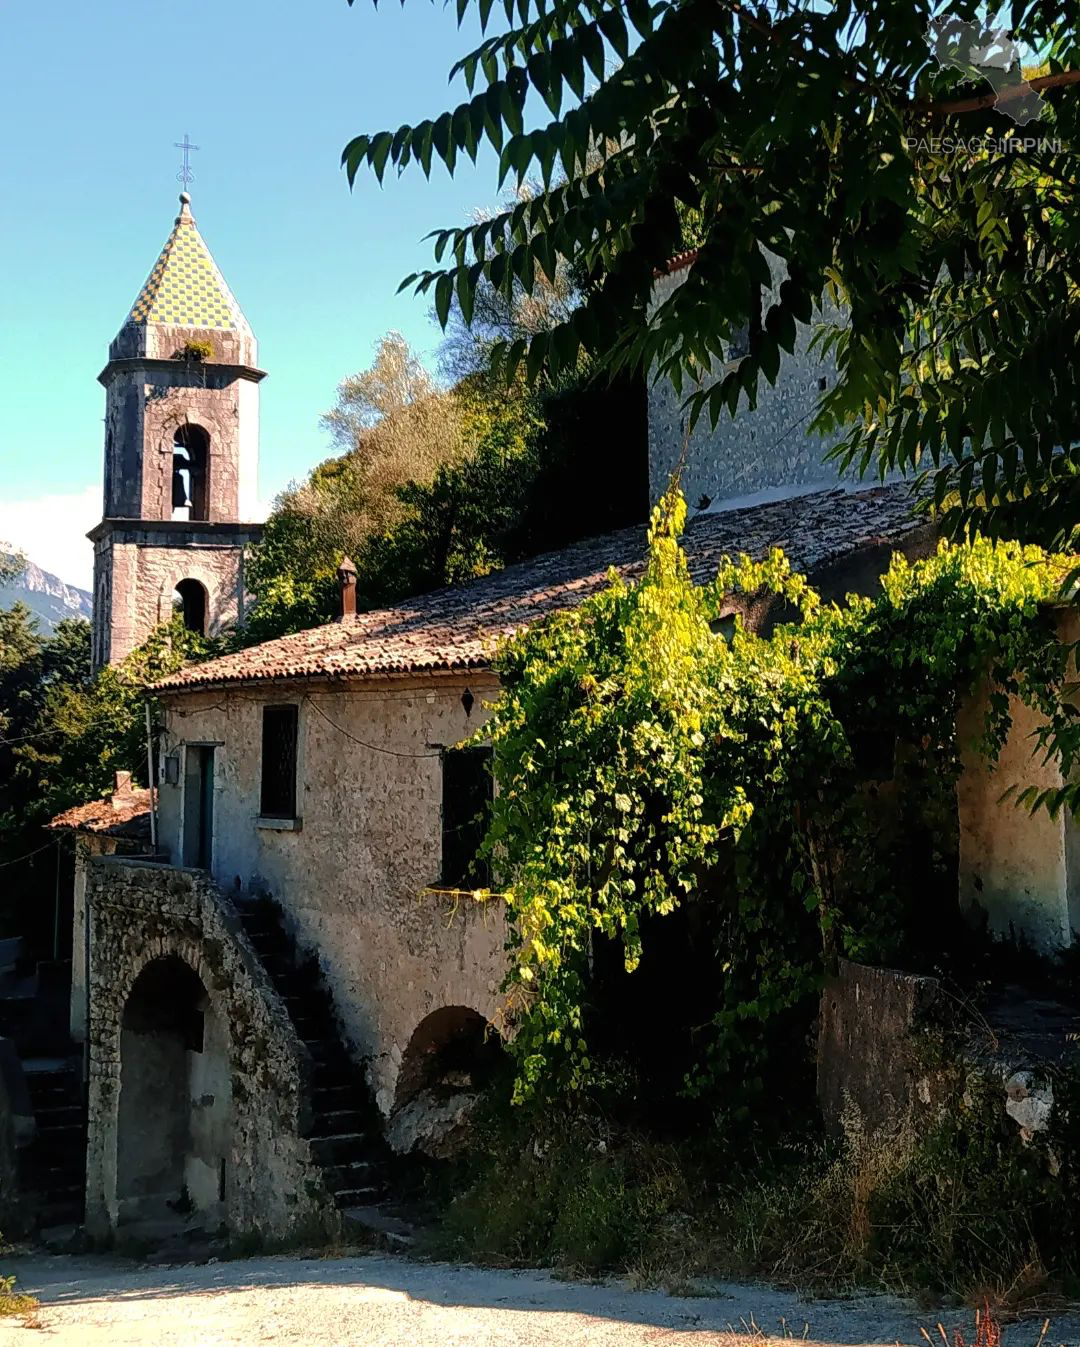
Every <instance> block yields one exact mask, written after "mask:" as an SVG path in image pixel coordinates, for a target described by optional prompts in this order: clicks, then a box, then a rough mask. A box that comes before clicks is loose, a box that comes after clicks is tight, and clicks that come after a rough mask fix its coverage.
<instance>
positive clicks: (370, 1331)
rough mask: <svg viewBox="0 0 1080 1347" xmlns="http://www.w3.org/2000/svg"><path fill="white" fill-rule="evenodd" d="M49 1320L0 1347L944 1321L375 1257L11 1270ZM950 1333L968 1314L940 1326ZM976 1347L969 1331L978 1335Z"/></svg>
mask: <svg viewBox="0 0 1080 1347" xmlns="http://www.w3.org/2000/svg"><path fill="white" fill-rule="evenodd" d="M0 1271H2V1272H3V1273H5V1274H8V1275H10V1274H12V1273H14V1274H15V1275H16V1277H17V1278H18V1286H19V1289H21V1290H24V1291H29V1292H32V1293H33V1294H34V1295H36V1296H37V1297H38V1298H39V1300H40V1302H41V1305H40V1308H39V1309H38V1310H37V1311H36V1312H35V1313H34V1314H33V1315H32V1316H31V1317H30V1318H29V1319H28V1320H27V1321H25V1322H20V1321H19V1320H15V1319H0V1344H4V1345H5V1347H6V1344H8V1343H17V1344H25V1345H27V1347H28V1345H29V1344H32V1343H35V1342H47V1343H49V1344H50V1345H53V1344H55V1347H105V1345H106V1344H107V1347H181V1344H182V1347H234V1345H235V1347H240V1345H241V1344H243V1347H249V1344H252V1343H281V1344H302V1345H303V1347H337V1345H338V1344H340V1345H341V1347H346V1344H347V1345H348V1347H425V1345H426V1344H428V1343H432V1344H438V1347H463V1345H464V1344H468V1347H547V1344H549V1343H557V1344H559V1347H607V1344H618V1347H640V1345H641V1344H646V1343H647V1344H657V1343H664V1344H667V1343H670V1342H676V1341H678V1342H682V1341H685V1342H686V1343H688V1344H693V1347H712V1344H718V1345H719V1344H724V1347H738V1344H743V1343H757V1344H758V1347H764V1345H765V1344H766V1343H768V1344H773V1343H780V1342H782V1341H783V1340H785V1339H786V1338H797V1339H805V1340H806V1341H807V1342H808V1343H810V1344H818V1347H858V1345H859V1344H862V1347H893V1345H894V1344H896V1343H902V1344H904V1347H922V1343H923V1340H922V1338H921V1337H920V1336H919V1331H918V1330H919V1325H920V1324H925V1325H927V1326H933V1324H934V1323H935V1322H936V1320H937V1318H938V1317H939V1316H936V1315H934V1314H932V1313H930V1314H919V1313H916V1312H915V1311H914V1310H913V1309H912V1307H911V1306H908V1305H906V1304H904V1303H903V1302H901V1301H898V1300H892V1299H886V1298H883V1297H872V1298H867V1299H862V1300H849V1301H811V1302H804V1301H800V1300H799V1299H798V1298H797V1297H795V1296H793V1295H788V1294H785V1293H782V1292H778V1291H771V1290H769V1289H767V1288H764V1287H758V1286H727V1285H717V1286H716V1287H715V1288H714V1290H715V1294H713V1295H710V1296H708V1297H702V1296H695V1297H692V1298H689V1297H679V1296H668V1295H664V1294H663V1293H661V1292H653V1291H632V1290H629V1289H628V1288H627V1287H626V1286H625V1285H623V1284H620V1283H617V1282H612V1283H605V1284H602V1285H600V1284H583V1283H579V1282H568V1281H561V1280H558V1279H556V1278H554V1277H551V1276H549V1275H548V1274H547V1273H543V1272H504V1271H493V1270H489V1269H484V1268H474V1267H460V1266H451V1265H447V1264H439V1263H419V1262H410V1261H408V1260H406V1259H398V1258H388V1257H379V1256H355V1257H337V1258H298V1257H293V1256H281V1257H270V1258H252V1259H245V1260H242V1261H237V1262H227V1263H209V1264H203V1265H199V1266H193V1265H186V1266H179V1267H165V1268H162V1267H147V1266H143V1265H139V1264H136V1263H132V1262H129V1261H125V1260H123V1259H119V1258H115V1257H110V1256H73V1255H61V1256H49V1255H43V1254H27V1255H22V1256H16V1257H11V1258H7V1259H5V1260H3V1266H2V1268H0ZM940 1317H942V1318H943V1319H944V1322H945V1324H946V1327H950V1328H951V1326H952V1325H954V1324H956V1323H964V1324H966V1325H970V1323H971V1318H970V1316H969V1315H966V1314H965V1315H960V1314H957V1313H955V1312H953V1313H950V1314H947V1315H943V1316H940ZM1039 1328H1040V1324H1038V1323H1034V1324H1033V1323H1031V1322H1027V1323H1024V1324H1019V1325H1014V1326H1012V1327H1010V1328H1009V1329H1008V1330H1007V1331H1006V1334H1005V1339H1004V1342H1005V1344H1006V1347H1035V1343H1036V1341H1037V1339H1038V1336H1039ZM969 1338H970V1332H969ZM1059 1344H1065V1345H1067V1347H1080V1318H1072V1319H1066V1318H1060V1319H1058V1320H1056V1321H1055V1323H1054V1325H1053V1327H1052V1329H1051V1332H1050V1334H1049V1336H1048V1337H1047V1339H1046V1342H1045V1344H1044V1347H1059Z"/></svg>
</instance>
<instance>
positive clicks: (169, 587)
mask: <svg viewBox="0 0 1080 1347" xmlns="http://www.w3.org/2000/svg"><path fill="white" fill-rule="evenodd" d="M159 574H163V576H164V578H163V579H162V580H161V589H160V590H159V591H158V599H157V604H158V617H157V620H158V621H159V622H168V621H169V619H170V618H171V617H172V616H173V613H174V612H175V611H176V608H177V606H178V605H177V592H176V591H177V589H178V587H179V586H180V585H181V584H182V583H183V582H184V581H192V582H194V583H195V584H197V585H200V586H201V587H202V590H203V592H204V593H205V595H206V602H205V608H204V613H205V620H204V623H203V633H204V635H207V636H212V635H214V634H215V633H216V632H217V631H218V630H219V628H220V626H221V607H222V602H223V595H225V596H227V594H228V592H229V590H230V577H229V576H227V575H226V576H222V575H221V574H220V573H219V572H217V571H215V570H213V569H211V567H210V566H208V565H207V564H206V563H205V561H204V560H203V559H202V558H201V557H200V556H199V554H198V553H196V552H193V553H192V554H191V555H189V556H181V555H173V556H171V557H170V558H169V561H168V564H167V566H166V567H164V568H163V571H162V572H159ZM155 578H156V577H155Z"/></svg>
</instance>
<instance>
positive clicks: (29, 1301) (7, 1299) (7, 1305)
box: [0, 1277, 38, 1319]
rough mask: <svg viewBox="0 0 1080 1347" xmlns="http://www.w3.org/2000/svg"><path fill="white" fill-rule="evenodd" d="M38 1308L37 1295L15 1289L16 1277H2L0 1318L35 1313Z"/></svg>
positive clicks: (0, 1278)
mask: <svg viewBox="0 0 1080 1347" xmlns="http://www.w3.org/2000/svg"><path fill="white" fill-rule="evenodd" d="M37 1308H38V1300H37V1298H36V1297H35V1296H28V1295H25V1294H24V1293H23V1292H22V1291H16V1290H15V1278H14V1277H0V1319H9V1318H12V1317H14V1316H17V1315H28V1314H33V1313H34V1312H35V1311H36V1310H37Z"/></svg>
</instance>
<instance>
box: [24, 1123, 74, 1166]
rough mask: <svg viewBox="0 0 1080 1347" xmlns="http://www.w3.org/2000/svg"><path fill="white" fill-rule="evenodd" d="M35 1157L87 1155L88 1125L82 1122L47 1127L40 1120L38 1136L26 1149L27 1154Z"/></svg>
mask: <svg viewBox="0 0 1080 1347" xmlns="http://www.w3.org/2000/svg"><path fill="white" fill-rule="evenodd" d="M30 1151H33V1152H34V1154H35V1155H43V1156H44V1155H52V1156H57V1155H59V1156H64V1157H66V1156H69V1155H73V1156H79V1157H82V1158H85V1155H86V1124H85V1123H83V1122H82V1121H79V1122H76V1123H68V1124H65V1125H63V1126H58V1127H54V1126H45V1125H44V1124H43V1123H42V1121H41V1120H40V1118H39V1119H38V1130H37V1136H36V1137H35V1138H34V1140H33V1141H32V1142H31V1143H30V1145H29V1146H28V1147H27V1148H26V1153H27V1154H29V1152H30Z"/></svg>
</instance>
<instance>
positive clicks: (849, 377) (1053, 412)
mask: <svg viewBox="0 0 1080 1347" xmlns="http://www.w3.org/2000/svg"><path fill="white" fill-rule="evenodd" d="M350 3H351V0H350ZM457 11H458V17H459V21H461V20H463V19H464V18H465V17H466V15H475V16H477V17H478V19H479V22H480V26H481V28H482V30H483V40H482V41H481V42H480V44H479V45H478V46H477V47H476V48H475V49H474V50H473V51H471V52H469V53H468V54H467V55H465V56H464V57H463V58H462V59H461V60H460V61H459V62H458V63H457V64H456V65H455V66H454V68H453V71H452V75H454V76H458V77H460V78H461V79H462V80H463V81H464V85H465V90H466V95H467V96H466V95H463V99H462V101H461V102H459V103H458V104H457V105H456V106H455V107H453V108H450V109H447V110H446V111H444V112H443V113H442V114H441V115H439V116H437V117H435V118H434V119H427V118H425V119H424V120H422V121H420V122H418V123H416V124H415V125H409V124H406V125H403V126H400V127H398V128H396V129H387V130H383V131H378V132H375V133H371V134H364V135H359V136H356V137H355V138H354V139H353V140H351V141H350V142H349V144H348V145H347V146H346V147H345V150H344V154H343V163H344V165H345V168H346V170H347V172H348V175H349V179H350V181H355V179H356V176H357V174H359V173H360V172H361V171H362V170H366V171H370V172H372V173H374V174H375V176H376V177H377V178H378V179H379V180H380V181H382V179H383V178H384V176H385V174H386V173H387V172H391V171H393V172H397V173H401V172H404V171H407V170H410V169H411V168H412V167H413V166H414V165H415V166H418V167H419V168H420V170H421V171H422V172H423V173H424V174H425V175H430V173H431V171H432V168H433V165H434V164H435V162H436V161H441V162H442V164H443V165H444V166H445V168H446V170H447V171H448V172H449V173H451V174H453V172H454V171H455V168H456V167H457V165H458V164H459V163H460V162H462V160H463V159H464V158H466V157H467V158H469V159H470V160H472V161H475V160H476V158H477V154H478V150H479V147H480V145H481V144H484V143H486V144H487V145H488V146H490V147H491V149H493V150H494V152H495V153H496V154H497V155H498V158H499V169H498V173H499V179H500V182H501V181H505V180H507V179H510V180H511V181H513V182H516V183H519V184H520V183H522V182H525V181H527V180H530V179H533V178H536V179H539V181H540V183H541V185H542V190H540V191H537V192H535V193H532V194H530V195H529V196H528V198H527V199H522V200H518V201H515V202H513V203H508V204H507V206H506V208H505V209H503V210H501V211H499V212H498V213H497V214H495V215H493V216H491V217H490V218H484V219H481V220H478V221H475V222H473V223H472V224H470V225H467V226H463V227H459V228H448V229H440V230H437V231H436V232H435V233H434V234H433V235H432V239H433V251H434V262H435V265H434V267H433V268H430V269H427V270H423V271H420V272H418V273H415V274H414V275H412V276H410V277H408V278H407V279H406V280H405V281H404V282H403V286H413V287H414V288H415V289H416V290H417V291H419V292H420V293H423V294H431V295H432V296H433V297H434V302H435V308H436V312H437V314H438V315H439V317H440V319H441V320H442V321H443V322H445V321H446V318H447V315H448V314H449V312H450V307H451V303H452V300H453V299H454V297H456V298H457V301H458V303H459V304H460V308H461V312H462V313H463V314H464V315H465V317H466V319H468V318H469V316H470V314H471V313H472V307H473V303H474V300H475V297H476V296H477V294H479V293H480V292H481V291H482V290H484V289H485V288H487V289H488V290H492V289H493V290H494V291H496V292H500V293H502V294H504V295H505V296H506V297H507V299H508V300H509V299H510V298H511V297H512V296H513V295H514V294H515V293H517V292H519V291H523V292H525V293H530V292H532V291H533V289H534V288H535V287H537V286H538V285H540V284H542V283H543V282H544V281H545V280H546V281H548V282H550V280H551V279H552V278H553V277H555V276H557V275H558V274H560V272H562V273H564V274H570V275H572V276H574V277H575V280H576V281H577V283H578V286H579V290H580V295H581V302H580V303H579V304H578V305H577V306H576V307H575V308H574V309H573V310H572V311H571V312H569V313H567V314H565V315H563V316H562V318H561V321H559V322H558V323H557V324H556V325H555V326H554V327H553V328H551V329H550V330H544V331H540V332H536V333H534V334H531V335H522V336H520V337H518V338H516V339H513V340H510V341H506V342H503V343H502V344H501V345H500V346H499V347H498V348H497V350H496V353H495V354H496V361H497V363H498V364H500V365H501V366H502V367H503V368H505V369H506V370H507V371H512V370H514V369H516V368H517V367H518V366H520V365H522V364H523V365H524V366H525V368H526V370H527V372H528V373H529V375H530V376H535V375H537V374H538V373H539V372H540V370H541V369H543V368H545V367H546V368H547V369H549V370H551V371H554V372H556V373H558V372H559V371H560V370H566V369H568V368H572V367H573V366H574V365H575V362H576V361H577V360H578V358H579V356H580V355H581V354H582V353H584V354H586V355H587V356H589V357H591V358H594V359H599V360H604V361H606V362H608V363H609V364H610V365H612V366H614V367H615V368H625V367H632V368H635V369H646V370H647V369H653V370H655V371H657V372H658V373H660V374H666V375H669V376H670V377H671V378H672V379H673V380H674V381H675V384H676V387H677V388H684V387H685V390H686V392H687V393H688V395H689V396H690V401H691V408H692V411H693V413H694V414H695V415H698V414H702V413H705V412H707V413H708V414H709V415H710V416H711V417H712V418H713V419H714V420H715V419H717V418H718V417H719V416H720V415H722V414H726V413H727V412H730V413H734V412H735V410H736V409H737V408H738V406H739V405H740V403H742V402H744V401H745V402H747V403H749V404H750V405H753V403H754V401H755V398H756V394H757V389H758V386H759V383H760V381H761V379H763V378H764V379H765V380H767V381H768V382H770V383H772V382H775V380H776V378H777V374H778V371H779V367H780V364H781V362H782V360H783V359H784V357H785V354H786V353H788V352H790V351H791V350H792V347H793V344H794V342H795V339H796V335H797V331H798V326H797V325H798V324H805V323H809V322H811V321H813V320H814V319H815V317H817V318H821V317H822V316H823V314H824V313H826V312H835V310H834V309H833V308H832V303H833V302H835V304H837V305H839V308H840V311H841V312H842V313H843V315H844V321H843V325H841V326H834V327H833V328H832V329H831V330H829V331H826V332H823V333H822V336H821V338H820V339H821V340H822V341H823V342H824V343H826V344H827V345H828V346H830V347H831V348H832V349H833V350H834V352H835V355H836V358H837V362H838V367H839V371H840V379H839V382H838V384H837V385H836V386H835V387H833V388H831V389H829V390H828V392H827V394H826V396H825V397H824V399H823V401H822V404H821V407H820V425H821V427H822V428H825V429H828V430H830V431H832V432H838V433H839V435H840V438H841V445H840V448H839V451H838V452H839V454H840V456H841V458H843V459H844V460H847V461H850V462H854V463H855V464H857V465H859V466H861V467H863V468H864V469H869V468H870V467H871V466H873V467H875V468H877V469H879V470H881V471H885V470H888V469H890V468H899V469H901V470H903V471H907V472H915V473H922V472H928V473H929V474H930V475H931V476H932V478H933V480H934V490H935V498H936V501H937V503H938V505H939V506H942V507H945V509H946V512H947V516H948V519H949V523H950V526H951V527H953V528H955V529H956V530H957V531H958V533H959V531H960V530H962V529H963V527H964V525H965V524H966V523H968V522H969V521H970V520H971V519H973V518H978V519H979V521H980V526H981V527H982V529H983V530H984V532H993V533H997V534H1004V535H1007V536H1024V535H1025V534H1028V535H1030V536H1035V535H1034V534H1033V533H1032V531H1033V530H1039V531H1040V536H1045V537H1055V536H1061V537H1067V536H1068V535H1069V534H1070V532H1071V530H1072V529H1073V528H1074V527H1075V526H1076V525H1077V522H1078V518H1080V514H1078V510H1080V500H1078V491H1080V488H1078V487H1077V482H1078V480H1080V474H1078V468H1080V450H1078V449H1076V448H1075V446H1076V445H1077V444H1078V443H1080V384H1078V379H1080V375H1078V370H1080V360H1078V359H1077V355H1078V345H1080V317H1078V315H1080V305H1078V304H1077V303H1076V293H1075V287H1076V279H1075V278H1076V273H1077V263H1078V253H1080V224H1078V221H1077V215H1076V212H1075V211H1074V210H1073V209H1072V208H1071V202H1072V200H1073V198H1074V196H1075V190H1076V185H1077V178H1076V174H1077V167H1076V165H1077V159H1076V155H1075V153H1074V152H1073V149H1074V146H1075V144H1076V133H1077V119H1078V116H1080V98H1078V96H1077V95H1078V90H1077V85H1078V83H1080V50H1078V47H1080V40H1078V33H1077V13H1076V8H1075V6H1074V5H1072V4H1066V3H1065V2H1064V0H1054V2H1053V3H1034V0H1012V3H1009V4H1006V5H1005V6H1004V7H1002V8H1001V10H1000V12H998V11H997V10H996V9H994V12H992V13H991V14H990V15H987V13H986V11H985V8H984V7H983V6H981V5H979V4H978V3H976V0H947V2H946V0H841V2H840V3H835V4H828V5H819V4H809V3H806V0H777V2H776V3H772V4H769V5H764V4H761V5H757V4H749V5H746V4H742V3H738V4H736V3H733V2H731V3H729V2H728V0H652V2H651V3H650V2H649V0H640V2H639V0H503V3H501V4H496V3H494V0H458V5H457ZM942 16H946V17H947V18H948V19H949V20H950V21H951V22H953V23H954V24H955V23H971V24H972V25H973V32H976V33H978V32H980V31H981V33H982V35H983V37H984V38H985V39H986V42H985V45H986V46H987V47H988V48H990V47H992V46H993V45H994V41H995V39H994V37H993V31H992V30H993V28H994V26H995V25H997V24H1001V25H1007V26H1008V28H1009V29H1010V31H1011V33H1012V34H1013V36H1014V38H1015V40H1016V42H1017V45H1018V48H1019V50H1021V51H1022V52H1024V51H1026V52H1029V53H1033V54H1034V57H1035V62H1034V63H1035V65H1037V66H1038V71H1039V74H1038V77H1037V78H1035V79H1034V84H1033V87H1034V88H1036V89H1037V90H1038V92H1039V94H1040V97H1041V100H1042V103H1041V108H1040V109H1039V119H1038V120H1037V121H1034V122H1031V123H1030V124H1027V125H1025V126H1023V128H1021V127H1020V126H1018V124H1017V121H1016V120H1014V119H1013V116H1012V115H1010V114H1011V113H1015V112H1016V107H1017V103H1016V100H1015V99H1012V98H1010V97H1008V96H1006V97H1002V98H1001V99H1000V100H998V98H997V95H996V94H995V92H994V90H993V89H992V87H991V86H990V84H989V83H988V82H987V80H986V79H985V77H984V74H985V72H981V71H980V70H979V69H977V68H975V67H974V66H972V65H970V63H969V64H968V66H967V67H966V68H956V67H954V66H953V65H950V63H949V62H947V61H946V62H939V61H938V60H935V59H934V45H935V44H934V36H933V31H932V29H931V22H932V21H933V20H936V19H939V18H941V17H942ZM503 19H505V24H504V26H503V27H502V29H501V30H500V28H499V24H500V22H502V20H503ZM976 45H978V44H977V43H976ZM1028 63H1029V64H1030V63H1031V62H1030V61H1029V62H1028ZM1021 142H1023V143H1021ZM688 236H689V238H690V239H692V241H693V242H694V243H695V244H696V245H697V246H698V256H697V260H696V262H695V264H694V266H693V267H692V268H690V269H689V271H688V272H687V273H686V275H685V280H684V282H683V284H681V285H679V286H677V287H675V288H674V289H672V290H671V291H670V293H667V294H665V295H664V296H663V297H662V302H660V303H659V304H657V305H655V306H654V304H653V299H654V281H655V274H656V271H657V270H658V269H659V270H662V269H663V268H664V267H665V266H666V264H667V262H668V260H669V259H670V258H671V257H672V256H673V255H674V254H675V253H677V252H678V251H679V250H680V249H681V248H682V247H683V246H685V244H686V242H687V241H688ZM743 330H746V331H747V332H748V334H749V340H748V350H747V352H746V354H745V355H744V356H742V358H741V359H740V360H739V361H738V363H737V364H736V365H735V366H734V367H730V366H728V367H725V352H726V350H727V348H728V345H729V344H730V342H731V340H732V338H733V337H734V336H735V334H736V333H739V332H741V331H743ZM1055 447H1057V452H1055Z"/></svg>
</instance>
